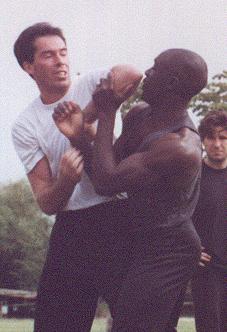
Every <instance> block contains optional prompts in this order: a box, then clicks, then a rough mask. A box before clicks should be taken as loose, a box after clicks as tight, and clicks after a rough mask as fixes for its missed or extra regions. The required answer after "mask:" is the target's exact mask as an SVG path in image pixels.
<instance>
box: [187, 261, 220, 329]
mask: <svg viewBox="0 0 227 332" xmlns="http://www.w3.org/2000/svg"><path fill="white" fill-rule="evenodd" d="M192 295H193V301H194V307H195V323H196V331H197V332H226V331H227V272H224V271H221V270H218V269H217V268H212V267H205V268H200V269H199V271H198V272H197V273H196V274H195V275H194V277H193V279H192Z"/></svg>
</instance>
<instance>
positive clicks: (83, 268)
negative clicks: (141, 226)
mask: <svg viewBox="0 0 227 332" xmlns="http://www.w3.org/2000/svg"><path fill="white" fill-rule="evenodd" d="M129 227H130V221H129V220H128V211H127V204H125V202H123V201H118V202H110V203H105V204H101V205H98V206H95V207H91V208H88V209H84V210H79V211H68V212H62V213H60V214H59V215H58V216H57V218H56V223H55V225H54V227H53V230H52V234H51V238H50V245H49V251H48V254H47V259H46V263H45V266H44V269H43V273H42V276H41V279H40V285H39V289H38V297H37V304H36V316H35V329H34V331H35V332H87V331H90V328H91V325H92V321H93V318H94V314H95V310H96V305H97V300H98V297H99V296H103V297H104V298H106V299H107V300H108V302H109V304H110V308H111V307H112V303H113V302H114V301H116V297H117V291H118V288H119V284H120V283H121V280H122V278H123V276H124V275H125V274H126V271H125V269H126V268H127V264H128V261H129V260H130V259H129V255H130V239H129V237H128V229H129Z"/></svg>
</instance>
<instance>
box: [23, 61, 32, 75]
mask: <svg viewBox="0 0 227 332" xmlns="http://www.w3.org/2000/svg"><path fill="white" fill-rule="evenodd" d="M22 66H23V69H24V70H25V71H26V73H28V74H29V75H30V76H32V77H33V73H34V69H33V64H32V63H30V62H27V61H25V62H23V65H22Z"/></svg>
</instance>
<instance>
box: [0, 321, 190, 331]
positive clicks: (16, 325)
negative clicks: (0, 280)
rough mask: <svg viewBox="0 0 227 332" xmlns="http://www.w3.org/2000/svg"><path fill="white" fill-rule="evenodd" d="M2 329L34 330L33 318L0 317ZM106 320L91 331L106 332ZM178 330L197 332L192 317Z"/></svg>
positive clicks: (180, 323)
mask: <svg viewBox="0 0 227 332" xmlns="http://www.w3.org/2000/svg"><path fill="white" fill-rule="evenodd" d="M0 331H2V332H3V331H4V332H32V331H33V320H31V319H0ZM105 331H106V320H105V319H96V320H95V321H94V323H93V326H92V330H91V332H105ZM178 332H195V328H194V320H193V319H192V318H181V319H180V322H179V324H178Z"/></svg>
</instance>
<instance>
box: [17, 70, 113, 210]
mask: <svg viewBox="0 0 227 332" xmlns="http://www.w3.org/2000/svg"><path fill="white" fill-rule="evenodd" d="M106 75H107V70H97V71H94V72H92V73H89V74H88V75H86V76H83V77H81V78H79V79H78V80H77V81H76V83H75V84H73V85H71V87H70V89H69V91H68V92H67V94H66V95H65V96H64V97H63V98H62V99H60V100H58V101H57V102H55V103H53V104H49V105H46V104H43V103H42V100H41V98H40V97H38V98H37V99H35V100H34V101H33V102H32V103H31V104H30V105H29V106H28V107H27V108H26V109H25V110H24V111H23V112H22V113H21V114H20V115H19V117H18V118H17V120H16V121H15V123H14V125H13V128H12V138H13V143H14V146H15V149H16V152H17V154H18V156H19V158H20V159H21V161H22V163H23V165H24V167H25V171H26V173H29V172H30V171H31V170H32V169H33V168H34V166H35V165H36V164H37V162H38V161H39V160H40V159H42V158H43V157H44V155H45V156H46V157H47V159H48V161H49V164H50V168H51V171H52V176H53V177H57V176H58V170H59V163H60V160H61V157H62V155H63V154H64V153H65V152H66V151H67V150H68V149H69V148H70V142H69V140H68V139H67V138H66V137H65V136H64V135H63V134H61V133H60V131H59V130H58V128H57V127H56V125H55V123H54V121H53V119H52V113H53V109H54V107H56V106H57V104H58V103H59V102H62V101H64V100H66V101H70V100H73V101H75V102H76V103H77V104H78V105H79V106H80V107H81V109H84V108H85V106H86V105H87V104H88V102H89V101H90V100H91V98H92V93H93V91H94V89H95V87H96V85H97V84H98V83H99V80H100V78H101V77H106ZM110 199H111V198H109V197H103V196H99V195H97V194H96V193H95V190H94V187H93V185H92V183H91V181H90V179H89V177H88V175H87V174H86V172H85V171H83V174H82V178H81V181H80V182H79V183H78V184H77V185H76V186H75V189H74V191H73V193H72V196H71V197H70V199H69V201H68V204H67V205H66V207H65V210H77V209H83V208H86V207H89V206H92V205H96V204H100V203H102V202H105V201H109V200H110Z"/></svg>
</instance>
